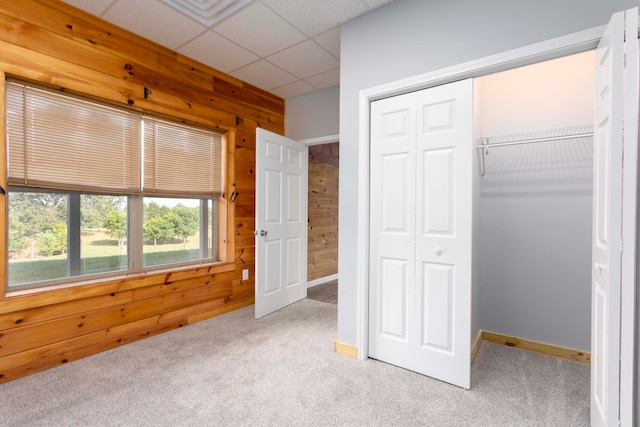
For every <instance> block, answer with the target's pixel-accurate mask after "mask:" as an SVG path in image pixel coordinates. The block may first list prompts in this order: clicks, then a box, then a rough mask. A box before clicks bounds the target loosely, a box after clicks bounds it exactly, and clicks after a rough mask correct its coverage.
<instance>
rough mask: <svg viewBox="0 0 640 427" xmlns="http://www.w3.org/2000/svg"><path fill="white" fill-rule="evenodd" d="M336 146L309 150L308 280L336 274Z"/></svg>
mask: <svg viewBox="0 0 640 427" xmlns="http://www.w3.org/2000/svg"><path fill="white" fill-rule="evenodd" d="M338 151H339V143H337V142H334V143H332V144H322V145H312V146H311V147H309V223H308V225H307V226H308V230H309V231H308V241H309V242H308V255H307V280H309V281H311V280H316V279H321V278H323V277H327V276H331V275H334V274H338V175H339V165H338V159H339V157H338Z"/></svg>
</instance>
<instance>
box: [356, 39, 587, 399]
mask: <svg viewBox="0 0 640 427" xmlns="http://www.w3.org/2000/svg"><path fill="white" fill-rule="evenodd" d="M594 62H595V59H594V53H593V52H585V53H581V54H578V55H572V56H569V57H564V58H559V59H556V60H553V61H547V62H543V63H539V64H534V65H531V66H527V67H522V68H518V69H514V70H510V71H505V72H502V73H496V74H493V75H488V76H484V77H480V78H475V79H469V80H464V81H460V82H455V83H451V84H447V85H443V86H438V87H434V88H429V89H425V90H421V91H417V92H413V93H408V94H404V95H399V96H395V97H393V98H387V99H383V100H379V101H374V102H372V104H371V128H370V140H371V146H370V233H369V238H370V246H369V251H370V268H369V349H368V350H369V356H370V357H372V358H376V359H379V360H383V361H387V362H389V363H392V364H396V365H398V366H402V367H405V368H408V369H411V370H414V371H417V372H421V373H424V374H426V375H429V376H434V377H436V378H439V379H443V380H444V381H447V382H451V383H453V384H457V385H459V386H461V387H465V388H468V387H469V383H468V378H469V373H468V372H460V369H459V367H460V366H464V363H463V364H461V365H457V366H458V368H454V366H455V360H466V361H467V363H466V365H467V366H468V365H469V363H468V361H469V358H470V351H471V345H472V342H473V340H474V339H475V338H476V336H477V334H478V332H479V331H480V330H486V331H490V332H495V333H499V334H503V335H507V336H511V337H518V338H525V339H529V340H535V341H540V342H544V343H548V344H553V345H556V346H561V347H568V348H574V349H577V350H582V351H586V352H588V351H589V349H590V313H591V311H590V289H591V216H592V214H591V212H592V186H593V184H592V179H593V175H592V170H593V166H592V161H593V160H592V140H593V137H592V135H593V126H592V123H593V111H594V87H595V77H594V75H595V73H594ZM458 137H459V138H461V139H460V140H458V139H456V138H458ZM462 242H464V243H462ZM457 299H459V300H457ZM456 310H457V312H456ZM434 366H436V367H437V368H436V371H437V372H435V374H434V372H433V371H432V370H431V368H432V367H434ZM448 366H451V368H448ZM465 378H466V380H465Z"/></svg>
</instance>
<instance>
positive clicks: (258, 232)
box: [253, 230, 267, 237]
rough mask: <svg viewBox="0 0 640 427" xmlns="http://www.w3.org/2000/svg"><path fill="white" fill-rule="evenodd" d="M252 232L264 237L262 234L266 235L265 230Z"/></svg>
mask: <svg viewBox="0 0 640 427" xmlns="http://www.w3.org/2000/svg"><path fill="white" fill-rule="evenodd" d="M253 234H255V235H256V236H262V237H264V236H266V235H267V230H260V231H258V230H256V231H254V232H253Z"/></svg>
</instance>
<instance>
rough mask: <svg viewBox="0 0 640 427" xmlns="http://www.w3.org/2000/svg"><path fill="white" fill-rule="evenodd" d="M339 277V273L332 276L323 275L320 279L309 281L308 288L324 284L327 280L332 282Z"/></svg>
mask: <svg viewBox="0 0 640 427" xmlns="http://www.w3.org/2000/svg"><path fill="white" fill-rule="evenodd" d="M337 278H338V275H337V274H332V275H331V276H325V277H321V278H319V279H315V280H312V281H310V282H307V288H312V287H314V286H318V285H323V284H325V283H327V282H331V281H332V280H336V279H337Z"/></svg>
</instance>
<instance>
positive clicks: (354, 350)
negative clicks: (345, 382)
mask: <svg viewBox="0 0 640 427" xmlns="http://www.w3.org/2000/svg"><path fill="white" fill-rule="evenodd" d="M333 349H334V350H335V352H336V353H338V354H342V355H343V356H349V357H353V358H354V359H356V358H357V357H358V347H356V346H355V345H351V344H346V343H343V342H340V341H335V342H334V343H333Z"/></svg>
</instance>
